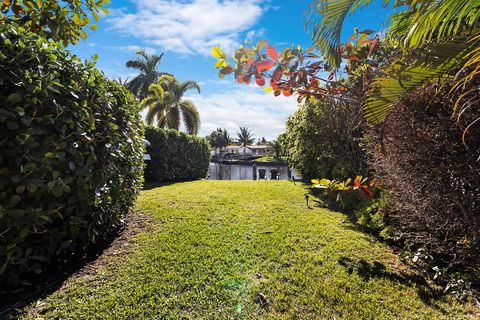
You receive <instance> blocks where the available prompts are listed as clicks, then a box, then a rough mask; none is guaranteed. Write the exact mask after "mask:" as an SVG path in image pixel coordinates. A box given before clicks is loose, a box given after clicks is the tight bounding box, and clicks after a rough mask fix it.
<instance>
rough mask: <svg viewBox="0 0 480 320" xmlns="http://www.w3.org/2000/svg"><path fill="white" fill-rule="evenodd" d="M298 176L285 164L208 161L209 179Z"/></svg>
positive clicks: (263, 178) (266, 178)
mask: <svg viewBox="0 0 480 320" xmlns="http://www.w3.org/2000/svg"><path fill="white" fill-rule="evenodd" d="M292 175H293V176H294V177H296V178H298V177H299V176H298V175H297V174H296V173H295V171H294V170H292V169H289V168H288V167H287V166H286V165H278V166H275V165H261V164H258V163H257V164H256V165H255V166H252V165H240V164H222V163H216V162H210V166H209V168H208V179H210V180H272V179H274V180H289V179H290V177H291V176H292Z"/></svg>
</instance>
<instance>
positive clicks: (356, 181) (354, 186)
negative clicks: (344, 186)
mask: <svg viewBox="0 0 480 320" xmlns="http://www.w3.org/2000/svg"><path fill="white" fill-rule="evenodd" d="M359 187H360V181H358V179H355V181H353V190H357V189H358V188H359Z"/></svg>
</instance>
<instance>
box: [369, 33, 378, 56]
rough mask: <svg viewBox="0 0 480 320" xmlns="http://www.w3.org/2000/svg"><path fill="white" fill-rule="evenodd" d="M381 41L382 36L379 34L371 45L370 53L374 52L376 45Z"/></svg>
mask: <svg viewBox="0 0 480 320" xmlns="http://www.w3.org/2000/svg"><path fill="white" fill-rule="evenodd" d="M379 41H380V37H379V36H378V35H377V36H376V37H375V41H374V42H373V43H372V46H371V47H370V54H372V52H373V50H375V47H376V46H377V44H378V42H379Z"/></svg>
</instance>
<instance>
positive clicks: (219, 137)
mask: <svg viewBox="0 0 480 320" xmlns="http://www.w3.org/2000/svg"><path fill="white" fill-rule="evenodd" d="M207 139H208V141H209V142H210V145H211V146H212V147H213V148H219V149H221V148H224V147H226V146H228V145H229V144H230V143H231V142H232V138H231V137H230V135H229V134H228V131H227V130H226V129H222V128H217V129H216V130H214V131H212V132H211V133H210V135H209V136H208V137H207Z"/></svg>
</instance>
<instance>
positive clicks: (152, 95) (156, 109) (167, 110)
mask: <svg viewBox="0 0 480 320" xmlns="http://www.w3.org/2000/svg"><path fill="white" fill-rule="evenodd" d="M190 89H196V90H197V91H198V93H200V86H199V85H198V84H197V83H196V82H195V81H185V82H179V81H178V80H177V79H175V77H173V76H169V75H164V76H161V77H160V78H159V79H158V82H157V83H153V84H151V85H150V86H149V87H148V94H147V96H146V97H145V99H143V100H142V102H141V103H140V104H141V106H142V107H144V108H146V107H148V112H147V116H146V122H147V124H148V125H152V124H153V122H154V120H155V119H156V122H157V126H158V127H160V128H170V129H175V130H178V129H179V127H180V123H181V120H182V119H183V124H184V125H185V128H186V130H187V132H188V133H189V134H193V135H196V134H197V133H198V130H199V128H200V115H199V113H198V111H197V108H196V107H195V105H194V104H193V102H192V101H190V100H187V99H183V95H184V94H185V92H186V91H188V90H190Z"/></svg>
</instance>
